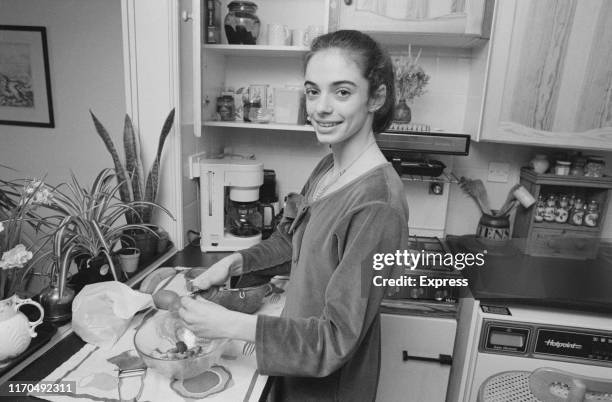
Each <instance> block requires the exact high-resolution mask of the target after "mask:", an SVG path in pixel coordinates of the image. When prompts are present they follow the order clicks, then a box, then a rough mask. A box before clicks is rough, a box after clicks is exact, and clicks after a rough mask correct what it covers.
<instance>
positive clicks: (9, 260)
mask: <svg viewBox="0 0 612 402" xmlns="http://www.w3.org/2000/svg"><path fill="white" fill-rule="evenodd" d="M31 259H32V252H31V251H28V250H26V247H25V246H24V245H23V244H18V245H16V246H15V247H13V248H12V249H10V250H9V251H5V252H4V253H2V260H0V268H1V269H11V268H22V267H23V266H24V264H25V263H26V262H28V261H30V260H31Z"/></svg>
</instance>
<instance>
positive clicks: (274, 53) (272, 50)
mask: <svg viewBox="0 0 612 402" xmlns="http://www.w3.org/2000/svg"><path fill="white" fill-rule="evenodd" d="M202 46H203V49H204V50H206V51H207V52H215V53H218V54H223V55H226V56H241V57H288V58H301V57H303V56H304V55H305V54H306V52H308V50H310V49H309V48H307V47H303V46H270V45H211V44H204V45H202Z"/></svg>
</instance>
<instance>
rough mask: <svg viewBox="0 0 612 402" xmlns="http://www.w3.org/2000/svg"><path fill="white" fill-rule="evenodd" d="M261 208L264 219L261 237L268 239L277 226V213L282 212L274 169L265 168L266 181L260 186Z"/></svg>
mask: <svg viewBox="0 0 612 402" xmlns="http://www.w3.org/2000/svg"><path fill="white" fill-rule="evenodd" d="M259 210H260V212H261V215H262V219H263V226H262V230H261V238H262V239H267V238H268V237H270V235H271V234H272V232H273V231H274V228H275V227H276V215H278V213H279V212H280V204H279V202H278V196H277V195H276V172H274V170H271V169H264V182H263V185H262V186H261V187H260V188H259Z"/></svg>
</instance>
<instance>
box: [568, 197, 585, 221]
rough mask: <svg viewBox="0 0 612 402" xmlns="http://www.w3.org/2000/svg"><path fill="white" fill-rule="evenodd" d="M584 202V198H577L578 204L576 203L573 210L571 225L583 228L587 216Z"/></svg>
mask: <svg viewBox="0 0 612 402" xmlns="http://www.w3.org/2000/svg"><path fill="white" fill-rule="evenodd" d="M584 207H585V205H584V201H583V200H582V198H580V197H578V198H576V202H575V203H574V208H573V209H572V211H571V213H570V219H569V221H570V223H571V224H572V225H575V226H582V222H583V220H584V214H585V212H586V211H585V210H584Z"/></svg>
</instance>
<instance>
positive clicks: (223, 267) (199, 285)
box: [191, 253, 242, 290]
mask: <svg viewBox="0 0 612 402" xmlns="http://www.w3.org/2000/svg"><path fill="white" fill-rule="evenodd" d="M240 274H242V254H239V253H233V254H230V255H228V256H227V257H224V258H222V259H220V260H219V261H217V262H216V263H214V264H213V265H211V267H210V268H208V269H207V270H206V271H204V272H203V273H202V274H200V275H199V276H197V277H196V278H195V279H193V281H191V287H192V289H201V290H206V289H208V288H209V287H211V286H213V285H223V284H224V283H225V282H227V280H228V279H229V278H230V276H236V275H240Z"/></svg>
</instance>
